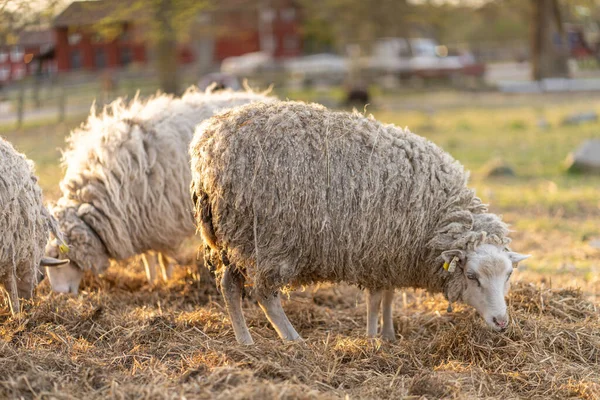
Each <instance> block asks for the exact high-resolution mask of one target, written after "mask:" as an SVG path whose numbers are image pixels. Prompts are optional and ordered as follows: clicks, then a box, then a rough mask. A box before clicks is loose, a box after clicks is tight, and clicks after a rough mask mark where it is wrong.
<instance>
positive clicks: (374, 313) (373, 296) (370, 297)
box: [367, 289, 383, 337]
mask: <svg viewBox="0 0 600 400" xmlns="http://www.w3.org/2000/svg"><path fill="white" fill-rule="evenodd" d="M382 294H383V291H381V290H377V291H374V290H371V289H367V336H368V337H375V336H377V320H378V319H379V306H380V305H381V296H382Z"/></svg>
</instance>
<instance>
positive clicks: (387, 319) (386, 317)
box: [381, 289, 396, 341]
mask: <svg viewBox="0 0 600 400" xmlns="http://www.w3.org/2000/svg"><path fill="white" fill-rule="evenodd" d="M393 301H394V289H390V290H384V291H383V299H382V301H381V308H382V321H383V323H382V327H381V336H382V337H383V338H384V339H385V340H389V341H394V340H396V333H395V332H394V320H393V318H392V303H393Z"/></svg>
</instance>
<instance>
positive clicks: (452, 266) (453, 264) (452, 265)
mask: <svg viewBox="0 0 600 400" xmlns="http://www.w3.org/2000/svg"><path fill="white" fill-rule="evenodd" d="M457 262H458V257H454V258H453V259H452V261H450V265H449V266H448V270H447V271H448V272H454V271H456V263H457Z"/></svg>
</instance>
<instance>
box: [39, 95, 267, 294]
mask: <svg viewBox="0 0 600 400" xmlns="http://www.w3.org/2000/svg"><path fill="white" fill-rule="evenodd" d="M254 101H272V98H270V97H267V96H265V95H264V94H258V93H253V92H250V91H247V92H233V91H219V92H216V93H211V92H209V91H206V92H200V91H197V90H195V89H189V90H188V91H187V92H186V93H185V94H184V95H183V96H182V97H181V98H175V97H172V96H168V95H158V96H156V97H154V98H152V99H150V100H148V101H147V102H142V101H140V100H139V99H137V98H136V99H134V100H133V101H132V102H131V103H130V104H129V105H126V104H124V103H123V101H122V100H117V101H116V102H114V103H113V104H111V105H110V106H109V107H108V109H106V108H105V110H104V113H103V114H101V115H99V116H96V115H95V114H93V113H92V115H90V117H89V118H88V120H87V123H85V124H84V125H83V126H82V127H81V128H79V129H77V130H75V131H74V132H73V133H72V135H71V137H70V138H69V139H68V143H69V146H68V149H67V150H66V152H65V153H64V155H63V165H64V167H65V168H66V172H65V176H64V178H63V179H62V181H61V183H60V188H61V191H62V197H61V198H60V199H59V200H58V202H57V204H56V205H55V206H54V207H53V208H52V210H51V212H52V214H53V215H54V216H55V217H56V219H57V220H58V222H59V224H60V227H61V229H62V230H63V232H64V234H65V238H66V241H67V243H68V245H69V248H70V250H69V258H70V260H71V264H69V265H68V266H66V267H63V268H55V269H49V270H48V277H49V280H50V284H51V285H52V288H53V289H54V290H55V291H58V292H72V293H77V291H78V288H79V283H80V281H81V278H82V275H83V271H85V270H91V271H92V272H94V273H101V272H103V271H104V270H106V268H107V267H108V265H109V260H110V259H115V260H124V259H127V258H129V257H132V256H134V255H136V254H140V253H145V252H148V251H150V250H153V251H156V252H160V253H164V254H165V255H172V254H173V253H174V252H175V251H176V250H177V248H178V247H179V245H180V244H181V243H182V241H183V240H184V239H185V238H187V237H189V236H192V235H193V234H194V230H195V227H194V220H193V213H192V203H191V202H190V198H189V185H190V181H191V172H190V167H189V156H188V147H189V143H190V141H191V139H192V135H193V132H194V128H195V126H196V124H198V123H199V122H201V121H203V120H205V119H207V118H208V117H210V116H212V115H213V114H214V113H215V112H217V111H219V110H222V109H226V108H229V107H235V106H238V105H242V104H247V103H250V102H254ZM47 254H49V255H52V256H55V257H56V256H58V243H57V242H56V241H55V242H52V243H51V244H49V246H48V247H47Z"/></svg>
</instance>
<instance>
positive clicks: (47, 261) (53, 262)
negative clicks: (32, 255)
mask: <svg viewBox="0 0 600 400" xmlns="http://www.w3.org/2000/svg"><path fill="white" fill-rule="evenodd" d="M68 263H69V260H59V259H57V258H53V257H42V259H41V260H40V266H41V267H60V266H63V265H66V264H68Z"/></svg>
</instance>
